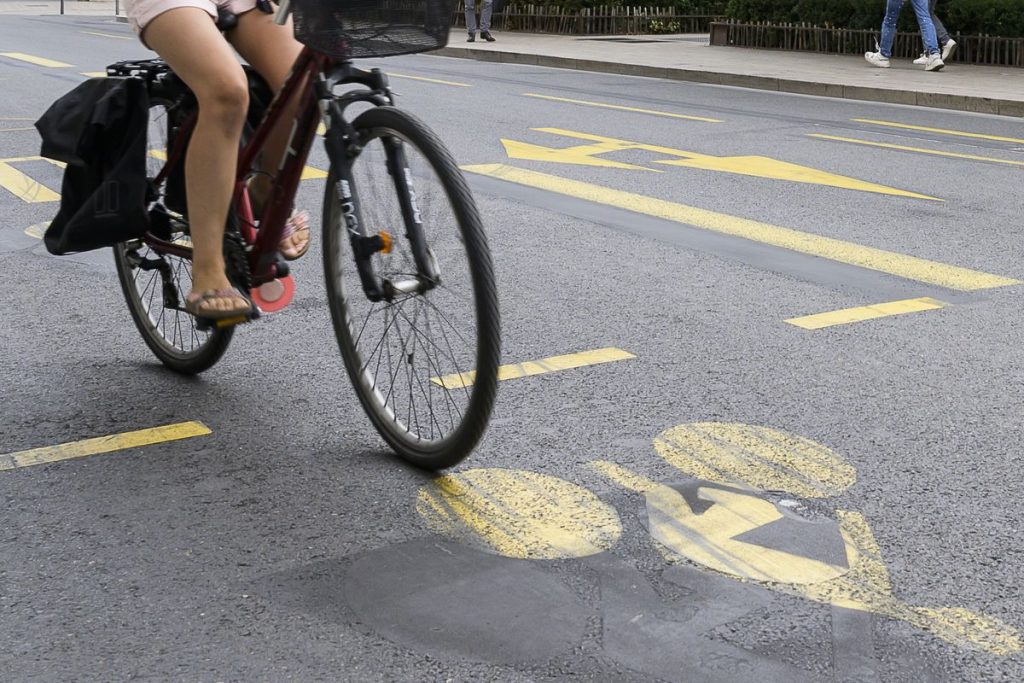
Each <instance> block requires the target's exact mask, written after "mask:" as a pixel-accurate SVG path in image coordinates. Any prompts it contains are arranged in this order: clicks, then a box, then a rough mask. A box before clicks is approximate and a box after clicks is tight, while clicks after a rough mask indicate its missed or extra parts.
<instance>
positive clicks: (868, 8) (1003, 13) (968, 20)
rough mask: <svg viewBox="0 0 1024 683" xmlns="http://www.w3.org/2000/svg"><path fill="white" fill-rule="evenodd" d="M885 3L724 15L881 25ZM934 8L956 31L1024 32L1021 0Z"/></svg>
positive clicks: (755, 0) (754, 3) (763, 5)
mask: <svg viewBox="0 0 1024 683" xmlns="http://www.w3.org/2000/svg"><path fill="white" fill-rule="evenodd" d="M631 4H632V3H631ZM885 4H886V2H885V0H728V4H727V5H726V8H725V14H726V16H728V17H729V18H730V19H735V20H737V21H744V22H749V21H770V22H774V23H796V22H806V23H808V24H813V25H816V26H837V27H842V28H866V29H879V28H880V27H881V25H882V17H883V16H884V15H885ZM935 13H936V14H938V15H939V18H940V19H942V23H944V24H945V25H946V28H947V29H949V32H950V33H952V34H954V35H956V34H960V35H990V36H1003V37H1006V38H1020V37H1024V0H939V4H938V6H937V7H936V9H935ZM900 28H901V30H906V31H916V30H917V22H916V20H915V18H914V11H913V10H912V9H911V8H910V7H909V6H908V7H904V8H903V12H902V14H901V16H900Z"/></svg>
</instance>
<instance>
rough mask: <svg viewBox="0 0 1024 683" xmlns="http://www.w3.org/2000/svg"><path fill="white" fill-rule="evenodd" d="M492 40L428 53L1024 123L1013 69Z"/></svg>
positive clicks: (624, 42) (460, 41)
mask: <svg viewBox="0 0 1024 683" xmlns="http://www.w3.org/2000/svg"><path fill="white" fill-rule="evenodd" d="M494 37H495V38H496V39H497V42H494V43H487V42H482V41H480V39H479V38H477V41H478V42H475V43H467V42H466V33H465V31H464V30H461V29H460V30H453V31H452V34H451V39H450V41H449V43H448V47H446V48H444V49H443V50H440V51H438V52H436V53H434V54H440V55H446V56H448V57H465V58H469V59H478V60H482V61H495V62H509V63H515V64H538V65H541V66H555V67H561V68H566V69H580V70H584V71H601V72H607V73H617V74H629V75H632V76H652V77H655V78H667V79H674V80H682V81H695V82H698V83H712V84H717V85H734V86H741V87H745V88H759V89H763V90H776V91H781V92H793V93H803V94H807V95H824V96H827V97H843V98H848V99H854V100H869V101H873V102H893V103H898V104H916V105H920V106H925V107H938V108H941V109H955V110H961V111H974V112H984V113H988V114H1002V115H1004V116H1020V117H1024V69H1018V68H1013V67H993V66H967V65H961V64H958V63H956V61H953V62H951V63H950V64H949V65H947V66H946V68H945V69H944V70H942V71H941V72H938V73H928V72H925V71H924V70H923V68H921V67H919V66H916V65H914V64H911V63H910V61H909V60H907V61H894V62H893V67H892V68H891V69H879V68H877V67H872V66H870V65H869V64H868V63H867V62H865V61H864V59H863V58H862V57H859V56H840V55H824V54H817V53H812V52H784V51H781V50H753V49H748V48H738V47H711V46H709V45H708V36H707V35H673V36H561V35H549V34H529V33H504V32H495V33H494Z"/></svg>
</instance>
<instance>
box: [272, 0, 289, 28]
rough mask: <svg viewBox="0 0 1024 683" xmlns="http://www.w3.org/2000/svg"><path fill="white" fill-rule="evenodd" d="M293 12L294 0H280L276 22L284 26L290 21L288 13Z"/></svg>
mask: <svg viewBox="0 0 1024 683" xmlns="http://www.w3.org/2000/svg"><path fill="white" fill-rule="evenodd" d="M291 13H292V0H280V2H279V3H278V5H277V15H276V16H275V17H274V23H275V24H278V25H279V26H284V25H285V24H286V23H288V15H289V14H291Z"/></svg>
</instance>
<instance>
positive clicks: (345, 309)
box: [323, 107, 500, 470]
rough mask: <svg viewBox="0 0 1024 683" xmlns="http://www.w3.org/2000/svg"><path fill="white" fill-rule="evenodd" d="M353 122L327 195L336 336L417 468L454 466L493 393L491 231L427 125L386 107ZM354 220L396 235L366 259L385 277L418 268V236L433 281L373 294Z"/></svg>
mask: <svg viewBox="0 0 1024 683" xmlns="http://www.w3.org/2000/svg"><path fill="white" fill-rule="evenodd" d="M353 126H354V127H355V129H356V130H357V132H358V136H359V144H360V151H359V153H358V155H357V156H356V157H355V158H354V159H351V160H349V162H348V164H346V165H345V167H344V168H340V167H338V165H336V164H332V165H331V171H330V174H329V177H328V181H327V188H326V194H325V198H324V215H323V233H324V235H323V237H324V272H325V275H326V278H327V293H328V301H329V303H330V308H331V317H332V320H333V323H334V330H335V333H336V336H337V338H338V344H339V347H340V349H341V354H342V356H343V357H344V360H345V368H346V370H347V372H348V375H349V377H350V379H351V380H352V383H353V385H354V386H355V390H356V393H357V395H358V396H359V400H360V402H361V403H362V405H363V407H364V408H365V410H366V412H367V414H368V415H369V417H370V420H371V421H372V423H373V425H374V427H376V429H377V431H378V432H379V433H380V434H381V436H382V437H383V438H384V440H385V441H386V442H387V443H388V445H390V446H391V447H392V448H393V449H394V450H395V452H396V453H397V454H398V455H399V456H400V457H402V458H403V459H405V460H407V461H409V462H411V463H413V464H415V465H417V466H419V467H423V468H425V469H430V470H436V469H441V468H444V467H451V466H452V465H455V464H456V463H458V462H459V461H461V460H462V459H463V458H465V457H466V456H467V455H468V454H469V453H470V452H471V451H472V450H473V448H474V447H475V446H476V444H477V443H478V441H479V439H480V437H481V436H482V435H483V432H484V430H485V428H486V426H487V421H488V419H489V417H490V413H491V409H492V407H493V405H494V399H495V394H496V392H497V374H498V362H499V355H500V351H499V347H500V340H499V337H500V334H499V319H498V302H497V294H496V292H495V286H494V269H493V265H492V262H491V256H490V250H489V248H488V245H487V239H486V237H485V235H484V231H483V227H482V224H481V221H480V215H479V212H478V211H477V209H476V204H475V203H474V202H473V198H472V196H471V195H470V193H469V189H468V187H467V186H466V183H465V180H464V179H463V177H462V174H461V172H460V171H459V169H458V167H457V166H456V165H455V162H454V161H453V160H452V158H451V155H450V154H449V153H448V152H447V150H446V149H445V148H444V146H443V145H442V143H441V142H440V141H439V140H438V139H437V137H436V136H435V135H434V134H433V133H432V132H430V130H429V129H427V127H426V126H425V125H424V124H422V123H421V122H419V121H418V120H417V119H415V118H414V117H412V116H410V115H409V114H406V113H404V112H401V111H399V110H397V109H394V108H391V107H378V108H375V109H371V110H368V111H366V112H363V113H362V114H361V115H360V116H359V117H357V118H356V120H355V121H354V122H353ZM403 195H405V196H404V197H403ZM403 206H404V209H405V210H404V211H403ZM417 219H418V220H417ZM350 230H351V231H355V232H357V233H358V234H360V235H362V236H371V235H375V234H380V233H385V234H386V235H387V236H388V237H390V240H391V241H392V242H393V244H392V248H391V249H390V251H389V252H387V253H386V252H385V251H378V252H377V253H375V254H373V255H372V256H371V257H370V260H371V262H372V265H373V269H374V271H375V273H376V275H377V277H378V278H380V279H381V280H382V281H385V282H389V283H400V282H410V281H415V278H417V276H418V275H420V274H421V273H420V271H419V269H418V268H417V264H416V262H415V258H414V256H413V246H412V244H411V242H410V236H412V237H415V236H416V235H417V234H422V236H423V239H424V241H425V245H426V251H427V253H428V254H429V259H430V261H431V262H432V264H433V265H434V266H435V267H436V271H437V274H438V276H439V277H438V279H437V282H436V285H435V286H433V287H432V288H429V289H427V290H426V291H404V292H402V291H399V292H395V293H393V295H391V296H388V297H385V298H384V299H383V300H380V301H371V300H370V298H369V297H368V296H367V295H366V294H365V292H364V289H363V286H362V283H361V280H360V277H359V274H358V272H357V269H356V265H355V256H354V253H353V248H352V240H351V239H350V235H349V231H350Z"/></svg>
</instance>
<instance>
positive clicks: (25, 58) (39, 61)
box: [0, 52, 71, 69]
mask: <svg viewBox="0 0 1024 683" xmlns="http://www.w3.org/2000/svg"><path fill="white" fill-rule="evenodd" d="M0 57H10V58H11V59H17V60H20V61H22V62H28V63H29V64H35V65H36V66H45V67H49V68H51V69H63V68H65V67H70V66H71V65H70V64H65V63H64V62H58V61H56V60H54V59H46V58H45V57H36V56H34V55H27V54H25V53H24V52H0Z"/></svg>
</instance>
